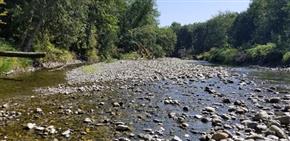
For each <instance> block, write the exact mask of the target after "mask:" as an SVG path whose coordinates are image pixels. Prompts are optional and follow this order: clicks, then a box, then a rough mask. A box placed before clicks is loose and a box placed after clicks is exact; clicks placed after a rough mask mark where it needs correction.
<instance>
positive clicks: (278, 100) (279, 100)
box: [269, 97, 281, 103]
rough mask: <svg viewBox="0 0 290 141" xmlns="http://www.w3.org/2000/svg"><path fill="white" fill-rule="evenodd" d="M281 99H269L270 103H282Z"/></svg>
mask: <svg viewBox="0 0 290 141" xmlns="http://www.w3.org/2000/svg"><path fill="white" fill-rule="evenodd" d="M280 102H281V98H280V97H272V98H270V99H269V103H280Z"/></svg>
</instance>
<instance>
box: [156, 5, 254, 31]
mask: <svg viewBox="0 0 290 141" xmlns="http://www.w3.org/2000/svg"><path fill="white" fill-rule="evenodd" d="M250 1H251V0H157V7H158V11H159V12H160V17H159V22H160V26H169V25H171V23H172V22H178V23H181V24H183V25H184V24H190V23H194V22H204V21H207V20H209V19H210V18H212V17H213V16H215V15H217V14H218V13H219V12H225V11H232V12H242V11H245V10H247V8H248V7H249V4H250Z"/></svg>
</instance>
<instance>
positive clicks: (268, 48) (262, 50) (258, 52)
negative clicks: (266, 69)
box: [246, 43, 276, 59]
mask: <svg viewBox="0 0 290 141" xmlns="http://www.w3.org/2000/svg"><path fill="white" fill-rule="evenodd" d="M275 48H276V45H275V44H273V43H268V44H266V45H256V46H255V47H254V48H251V49H248V50H246V52H247V54H248V55H249V56H250V57H251V58H253V59H259V58H264V57H266V56H267V55H268V54H270V53H271V52H272V51H273V50H274V49H275Z"/></svg>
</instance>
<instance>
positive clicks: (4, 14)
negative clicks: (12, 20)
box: [0, 0, 7, 24]
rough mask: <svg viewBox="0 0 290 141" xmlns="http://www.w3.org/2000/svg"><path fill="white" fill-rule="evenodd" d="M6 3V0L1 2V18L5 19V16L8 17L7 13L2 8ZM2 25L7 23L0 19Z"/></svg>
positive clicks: (0, 0)
mask: <svg viewBox="0 0 290 141" xmlns="http://www.w3.org/2000/svg"><path fill="white" fill-rule="evenodd" d="M4 4H5V2H4V0H0V6H1V7H0V18H1V17H3V16H6V15H7V12H6V11H5V9H4V8H3V7H2V5H4ZM0 24H5V22H3V21H2V20H1V19H0Z"/></svg>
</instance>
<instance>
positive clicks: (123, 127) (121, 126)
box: [116, 125, 131, 132]
mask: <svg viewBox="0 0 290 141" xmlns="http://www.w3.org/2000/svg"><path fill="white" fill-rule="evenodd" d="M116 130H117V131H120V132H125V131H130V130H131V129H130V128H129V127H128V126H127V125H117V127H116Z"/></svg>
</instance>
